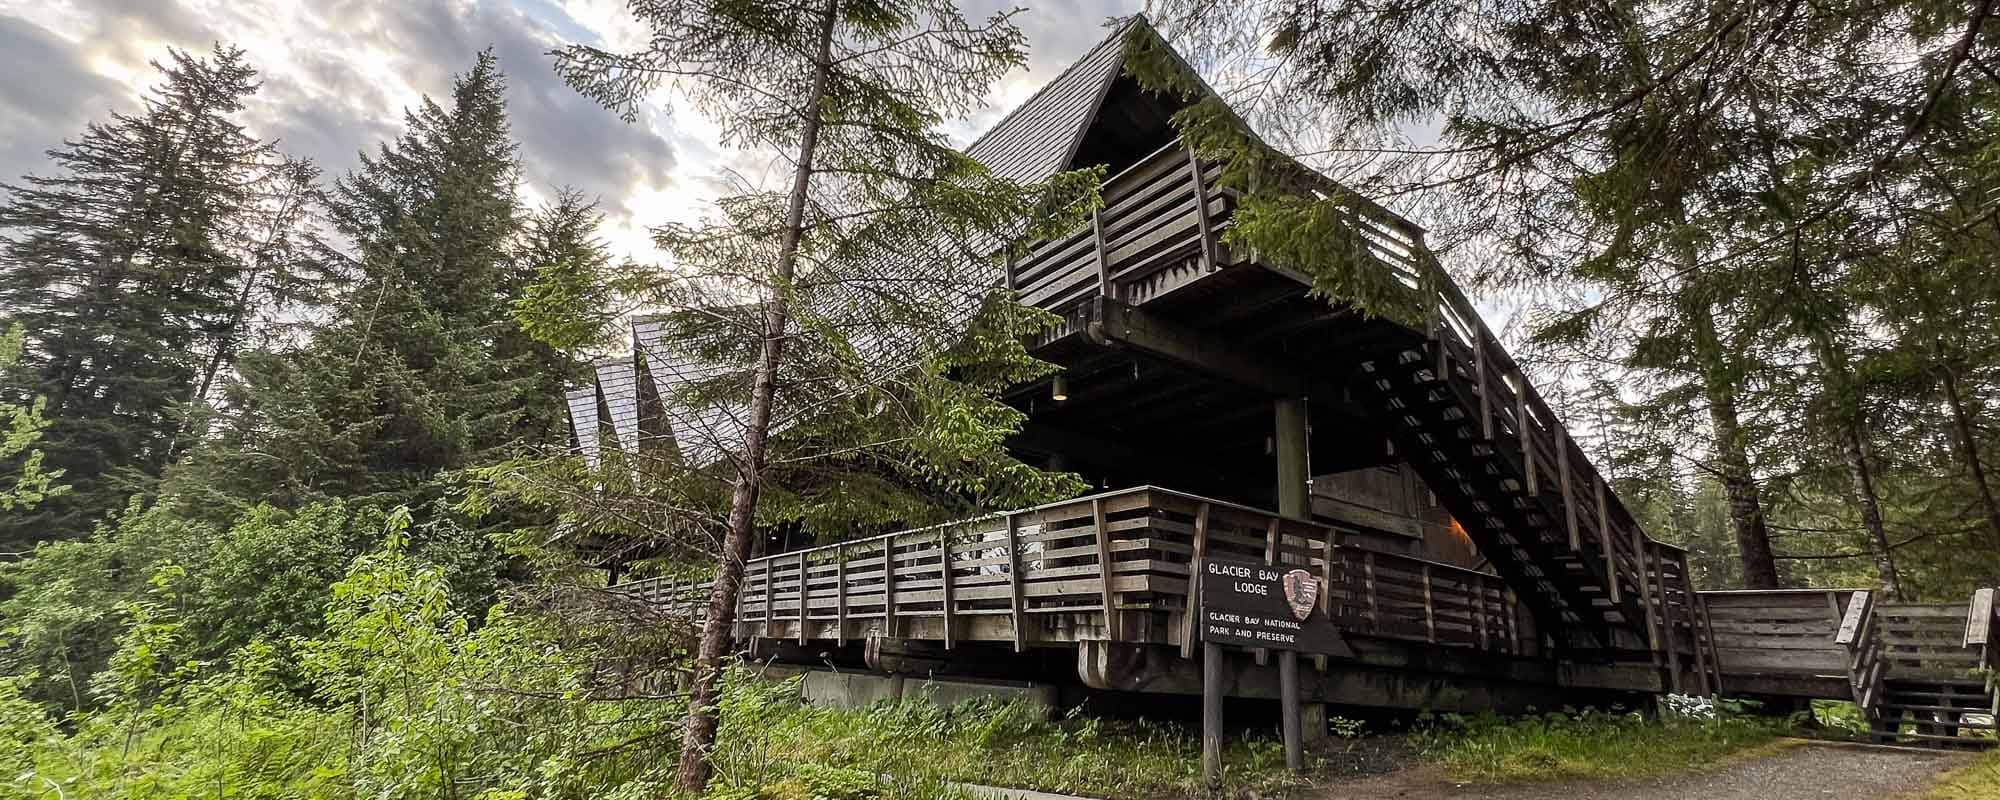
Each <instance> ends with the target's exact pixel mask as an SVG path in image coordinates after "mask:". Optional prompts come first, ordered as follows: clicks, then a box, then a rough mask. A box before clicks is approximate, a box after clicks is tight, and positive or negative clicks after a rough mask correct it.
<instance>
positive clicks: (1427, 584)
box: [1424, 564, 1438, 643]
mask: <svg viewBox="0 0 2000 800" xmlns="http://www.w3.org/2000/svg"><path fill="white" fill-rule="evenodd" d="M1424 630H1425V632H1426V633H1427V634H1428V638H1429V639H1430V641H1431V642H1433V643H1435V642H1437V640H1438V623H1437V606H1436V604H1435V603H1433V602H1432V600H1431V566H1430V565H1429V564H1425V565H1424Z"/></svg>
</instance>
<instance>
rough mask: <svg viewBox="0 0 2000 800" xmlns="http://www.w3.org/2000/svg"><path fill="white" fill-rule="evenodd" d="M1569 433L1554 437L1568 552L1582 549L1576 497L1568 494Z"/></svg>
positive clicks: (1557, 480)
mask: <svg viewBox="0 0 2000 800" xmlns="http://www.w3.org/2000/svg"><path fill="white" fill-rule="evenodd" d="M1568 439H1569V435H1568V434H1561V435H1558V436H1557V437H1556V475H1557V476H1558V477H1557V478H1556V482H1557V483H1560V484H1561V485H1562V498H1563V516H1564V517H1565V518H1566V519H1567V520H1568V521H1569V549H1570V552H1572V553H1575V552H1581V551H1582V550H1583V537H1582V536H1581V535H1579V534H1578V533H1577V530H1576V499H1575V498H1574V497H1571V496H1570V488H1569V441H1568Z"/></svg>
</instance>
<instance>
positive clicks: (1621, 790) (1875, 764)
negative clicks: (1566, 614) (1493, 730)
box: [1313, 742, 1967, 800]
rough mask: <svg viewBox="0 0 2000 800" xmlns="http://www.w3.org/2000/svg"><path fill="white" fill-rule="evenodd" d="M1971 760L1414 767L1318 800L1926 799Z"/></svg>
mask: <svg viewBox="0 0 2000 800" xmlns="http://www.w3.org/2000/svg"><path fill="white" fill-rule="evenodd" d="M1965 758H1967V756H1966V755H1965V754H1963V753H1947V752H1932V751H1920V750H1911V749H1901V748H1876V747H1863V746H1858V745H1845V744H1833V743H1824V742H1802V743H1800V744H1798V745H1797V746H1795V747H1788V748H1785V749H1783V750H1781V751H1778V752H1776V753H1772V754H1769V755H1764V756H1757V757H1752V758H1747V759H1744V760H1741V761H1737V762H1734V763H1731V764H1728V765H1726V766H1723V767H1721V768H1719V769H1717V770H1715V771H1712V772H1704V773H1700V774H1693V775H1686V774H1683V775H1671V776H1665V777H1661V778H1656V779H1652V780H1643V781H1630V782H1608V783H1607V782H1595V781H1563V782H1558V783H1536V784H1518V785H1504V786H1493V785H1469V786H1468V785H1461V784H1457V783H1454V782H1452V781H1451V780H1450V779H1448V778H1446V777H1445V775H1444V773H1443V772H1442V771H1440V770H1438V769H1437V768H1435V767H1413V768H1408V769H1402V770H1397V771H1394V772H1390V773H1387V774H1382V775H1373V776H1368V777H1359V778H1354V779H1351V780H1346V781H1337V782H1334V783H1330V784H1326V785H1323V786H1321V787H1319V788H1318V790H1317V791H1315V792H1314V794H1313V797H1314V798H1315V800H1346V799H1347V798H1357V799H1358V798H1405V800H1447V799H1450V798H1475V797H1476V798H1483V799H1484V800H1543V798H1563V800H1669V799H1671V800H1682V799H1683V798H1699V800H1793V798H1830V799H1832V800H1886V798H1898V797H1904V796H1910V795H1911V794H1912V793H1919V792H1921V790H1922V789H1923V788H1924V787H1925V786H1926V785H1928V783H1929V781H1930V779H1931V778H1932V777H1933V776H1935V775H1937V774H1938V773H1940V772H1944V771H1945V770H1948V769H1951V768H1952V767H1954V766H1957V765H1958V764H1960V763H1962V761H1963V759H1965Z"/></svg>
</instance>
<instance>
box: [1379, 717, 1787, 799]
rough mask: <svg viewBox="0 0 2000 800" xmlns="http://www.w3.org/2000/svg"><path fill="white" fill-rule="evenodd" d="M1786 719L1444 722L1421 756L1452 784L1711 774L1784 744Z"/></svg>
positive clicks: (1428, 734)
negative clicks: (1730, 762) (1716, 768)
mask: <svg viewBox="0 0 2000 800" xmlns="http://www.w3.org/2000/svg"><path fill="white" fill-rule="evenodd" d="M1791 727H1792V726H1791V724H1790V723H1789V722H1786V721H1782V720H1770V719H1763V718H1757V717H1745V716H1735V715H1729V714H1724V715H1721V716H1717V717H1715V718H1712V719H1693V718H1685V717H1667V718H1648V717H1645V716H1642V715H1640V714H1637V713H1628V714H1618V713H1611V712H1604V711H1584V712H1578V713H1549V714H1543V715H1540V716H1530V717H1521V718H1516V719H1503V718H1500V717H1496V716H1492V715H1482V716H1478V717H1471V718H1466V717H1455V716H1448V717H1446V718H1445V719H1444V720H1443V722H1442V724H1438V725H1433V726H1432V727H1430V728H1428V729H1426V730H1424V731H1421V732H1419V733H1417V734H1415V736H1417V738H1418V740H1419V741H1418V747H1419V750H1420V751H1421V752H1422V753H1423V754H1424V756H1425V757H1426V758H1427V759H1428V760H1431V761H1433V762H1435V763H1437V764H1439V765H1441V766H1443V767H1444V769H1445V771H1446V772H1447V774H1449V775H1450V776H1451V777H1452V778H1453V779H1456V780H1460V781H1465V782H1474V783H1506V782H1517V781H1546V780H1563V779H1587V780H1618V779H1630V778H1647V777H1653V776H1657V775H1665V774H1670V773H1678V772H1687V771H1693V770H1700V769H1706V768H1709V767H1712V766H1714V765H1715V764H1716V763H1717V762H1718V761H1722V760H1725V759H1728V758H1731V757H1740V756H1744V755H1749V754H1752V753H1759V752H1768V751H1769V750H1770V749H1773V748H1779V747H1783V746H1785V743H1784V742H1781V741H1779V737H1781V736H1783V735H1785V734H1786V733H1788V732H1789V731H1790V730H1791Z"/></svg>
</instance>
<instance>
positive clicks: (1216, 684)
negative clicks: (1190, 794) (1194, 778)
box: [1201, 642, 1223, 790]
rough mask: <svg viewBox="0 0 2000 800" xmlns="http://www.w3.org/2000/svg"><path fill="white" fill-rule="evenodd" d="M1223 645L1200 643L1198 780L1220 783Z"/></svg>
mask: <svg viewBox="0 0 2000 800" xmlns="http://www.w3.org/2000/svg"><path fill="white" fill-rule="evenodd" d="M1222 673H1223V664H1222V645H1219V644H1215V643H1213V642H1203V643H1202V645H1201V782H1202V783H1203V784H1205V785H1207V786H1208V787H1209V788H1210V789H1211V790H1212V789H1215V788H1216V787H1218V786H1220V785H1221V783H1222Z"/></svg>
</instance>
